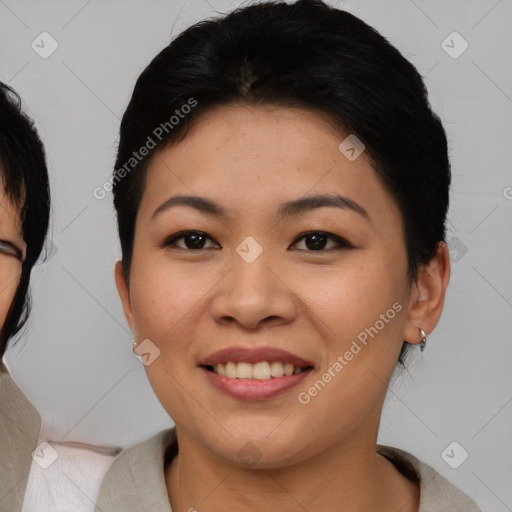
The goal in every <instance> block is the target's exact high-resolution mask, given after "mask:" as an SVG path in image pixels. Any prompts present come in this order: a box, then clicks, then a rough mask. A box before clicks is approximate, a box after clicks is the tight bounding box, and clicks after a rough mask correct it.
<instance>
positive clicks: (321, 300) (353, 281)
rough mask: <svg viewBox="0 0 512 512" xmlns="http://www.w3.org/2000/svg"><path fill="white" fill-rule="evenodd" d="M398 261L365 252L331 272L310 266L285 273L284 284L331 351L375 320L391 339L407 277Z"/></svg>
mask: <svg viewBox="0 0 512 512" xmlns="http://www.w3.org/2000/svg"><path fill="white" fill-rule="evenodd" d="M400 259H401V258H400V257H399V255H397V259H395V265H392V264H390V262H389V261H387V260H385V259H379V258H374V257H371V256H370V257H364V258H361V259H360V261H358V262H357V263H354V264H349V265H346V266H344V265H341V266H336V267H333V268H332V269H330V270H326V269H325V268H316V269H315V268H311V269H309V271H308V272H294V273H293V274H290V275H289V276H288V283H290V287H293V288H294V290H295V291H296V293H297V295H298V296H299V297H300V298H301V300H302V301H303V302H304V303H305V304H306V306H307V309H308V310H309V313H310V315H311V319H312V321H313V322H316V323H317V328H318V329H320V330H321V331H322V332H323V334H324V335H325V336H326V337H327V338H329V339H331V342H332V343H331V349H333V350H334V349H335V350H342V349H344V348H345V347H346V345H347V343H349V344H350V341H351V340H352V339H355V338H356V337H357V336H358V335H359V334H360V333H364V332H366V331H365V329H368V328H370V327H371V326H374V324H375V323H376V322H377V327H378V328H379V330H381V331H382V333H380V334H382V335H383V336H391V337H392V336H393V333H395V334H396V332H397V331H399V330H400V329H401V320H399V321H396V320H395V319H398V318H401V315H397V313H399V312H400V311H398V310H405V304H404V302H405V301H406V299H407V281H406V277H405V275H406V273H405V267H404V265H405V262H402V261H400ZM393 305H395V307H394V308H393ZM381 315H384V320H382V319H381ZM388 320H389V321H388ZM383 322H384V326H385V328H383ZM362 337H364V334H363V336H362Z"/></svg>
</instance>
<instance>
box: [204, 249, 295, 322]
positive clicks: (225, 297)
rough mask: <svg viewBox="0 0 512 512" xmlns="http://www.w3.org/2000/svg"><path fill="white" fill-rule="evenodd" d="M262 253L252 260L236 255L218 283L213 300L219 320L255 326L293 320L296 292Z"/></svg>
mask: <svg viewBox="0 0 512 512" xmlns="http://www.w3.org/2000/svg"><path fill="white" fill-rule="evenodd" d="M264 253H265V251H264V252H263V254H264ZM263 254H262V255H261V256H260V257H258V258H257V259H256V260H255V261H253V262H252V263H247V262H246V261H244V260H243V259H242V258H240V257H239V256H238V255H237V254H235V255H234V258H233V268H232V269H231V271H230V272H229V273H228V274H227V275H226V277H225V279H222V281H221V282H220V283H219V287H218V288H217V291H216V294H215V295H214V297H213V299H212V301H211V303H210V313H211V315H212V317H213V318H214V320H215V321H216V322H217V323H221V324H229V323H231V324H237V325H238V326H240V327H242V328H244V329H252V330H254V329H258V328H261V327H262V326H263V325H271V324H272V325H280V324H286V323H289V322H292V321H293V320H294V318H295V317H296V314H297V303H298V302H297V300H296V299H294V297H295V296H294V293H293V291H292V289H291V288H290V287H289V283H286V282H285V280H284V279H282V278H281V277H280V276H279V275H278V269H277V268H276V265H271V264H270V262H269V261H268V259H267V258H265V257H264V256H263Z"/></svg>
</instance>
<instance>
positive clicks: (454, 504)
mask: <svg viewBox="0 0 512 512" xmlns="http://www.w3.org/2000/svg"><path fill="white" fill-rule="evenodd" d="M377 451H378V453H380V454H381V455H382V456H384V457H386V458H387V459H388V460H390V461H391V462H392V463H393V464H394V465H395V466H396V468H397V469H398V470H399V471H400V472H401V473H402V474H403V475H404V476H406V477H407V478H409V479H410V480H415V481H417V482H418V483H419V485H420V508H419V511H418V512H481V510H480V508H479V507H478V506H477V504H476V503H475V502H474V501H473V500H472V499H471V498H470V497H469V496H467V495H466V494H464V493H463V492H462V491H461V490H460V489H458V488H457V487H455V486H454V485H453V484H451V483H450V482H449V481H448V480H447V479H446V478H445V477H444V476H442V475H441V474H440V473H438V472H437V471H436V470H435V469H434V468H433V467H431V466H429V465H428V464H425V463H424V462H422V461H420V460H419V459H417V458H416V457H415V456H414V455H411V454H410V453H408V452H406V451H404V450H400V449H399V448H392V447H390V446H382V445H379V446H378V447H377Z"/></svg>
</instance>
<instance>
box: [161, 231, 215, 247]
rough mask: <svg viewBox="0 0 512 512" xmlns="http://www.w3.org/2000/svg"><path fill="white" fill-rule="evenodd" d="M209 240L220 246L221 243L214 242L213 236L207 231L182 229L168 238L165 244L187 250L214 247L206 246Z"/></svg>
mask: <svg viewBox="0 0 512 512" xmlns="http://www.w3.org/2000/svg"><path fill="white" fill-rule="evenodd" d="M208 241H211V242H213V243H214V247H220V246H219V244H217V243H216V242H214V240H213V239H212V238H210V237H209V236H208V235H207V234H206V233H203V232H201V231H182V232H180V233H176V234H174V235H172V236H171V237H169V238H167V239H166V241H165V242H164V246H165V247H172V246H174V247H177V248H179V249H185V250H200V249H210V248H212V247H211V246H210V247H205V244H206V243H207V242H208ZM215 244H216V245H215Z"/></svg>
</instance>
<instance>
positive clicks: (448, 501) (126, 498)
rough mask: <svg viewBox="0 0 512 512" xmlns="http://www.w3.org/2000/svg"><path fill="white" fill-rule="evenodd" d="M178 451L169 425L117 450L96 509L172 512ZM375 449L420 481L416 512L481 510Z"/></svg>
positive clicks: (413, 463) (431, 475) (408, 461)
mask: <svg viewBox="0 0 512 512" xmlns="http://www.w3.org/2000/svg"><path fill="white" fill-rule="evenodd" d="M177 451H178V445H177V441H176V431H175V429H170V430H164V431H162V432H160V433H159V434H157V435H156V436H154V437H151V438H150V439H148V440H147V441H144V442H142V443H139V444H137V445H135V446H133V447H132V448H129V449H128V450H126V451H124V452H123V453H121V455H119V456H118V457H117V458H116V460H115V461H114V463H113V464H112V466H111V467H110V469H109V471H108V472H107V474H106V476H105V478H104V479H103V483H102V484H101V488H100V492H99V497H98V500H97V502H96V509H95V512H172V510H171V506H170V504H169V498H168V495H167V487H166V485H165V475H164V468H165V466H166V465H167V464H168V463H169V461H170V460H171V459H172V458H173V457H174V456H175V455H176V453H177ZM378 452H379V453H380V454H381V455H383V456H385V457H386V458H388V459H389V460H391V461H392V462H393V464H394V465H395V466H396V467H397V468H398V469H399V471H400V472H401V473H403V474H404V475H405V476H407V477H408V478H411V479H412V480H416V481H419V483H420V493H421V494H420V495H421V498H420V508H419V511H418V512H480V509H479V508H478V507H477V505H476V504H475V503H474V502H473V501H472V500H471V499H470V498H469V497H468V496H466V495H465V494H464V493H463V492H461V491H459V490H458V489H457V488H456V487H454V486H453V485H452V484H451V483H450V482H448V480H446V478H444V477H443V476H441V475H440V474H439V473H437V471H435V470H434V469H433V468H431V467H430V466H428V465H427V464H424V463H423V462H421V461H419V460H418V459H416V458H415V457H413V456H412V455H410V454H409V453H407V452H404V451H402V450H398V449H396V448H391V447H388V446H378ZM190 510H194V508H193V506H192V507H190Z"/></svg>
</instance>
